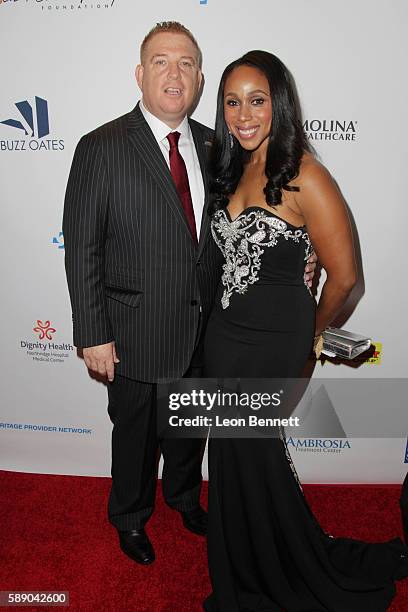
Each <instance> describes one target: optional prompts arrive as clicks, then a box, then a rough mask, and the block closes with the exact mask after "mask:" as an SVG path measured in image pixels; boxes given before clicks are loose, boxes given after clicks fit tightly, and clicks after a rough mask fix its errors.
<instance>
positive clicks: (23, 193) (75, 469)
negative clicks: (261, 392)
mask: <svg viewBox="0 0 408 612" xmlns="http://www.w3.org/2000/svg"><path fill="white" fill-rule="evenodd" d="M407 18H408V8H407V5H406V3H405V2H404V0H394V1H393V2H389V1H388V0H375V1H373V0H360V2H357V3H356V2H355V3H350V2H330V3H327V2H326V1H325V0H309V1H308V2H306V1H304V0H287V1H286V2H280V1H279V2H278V1H277V0H257V1H256V2H238V1H237V0H177V2H176V1H174V2H169V1H168V0H166V1H165V0H156V1H155V2H131V1H130V0H106V1H101V2H98V1H97V0H89V1H86V0H74V1H66V0H0V30H1V40H2V49H3V53H2V58H3V59H2V69H1V96H0V172H1V183H0V185H1V203H2V206H1V232H2V239H1V241H0V248H1V260H0V261H1V266H2V276H1V277H2V286H3V291H2V300H1V310H2V315H1V318H2V321H3V323H2V328H3V330H2V350H1V374H2V380H3V384H2V401H1V409H0V468H2V469H6V470H16V471H19V470H20V471H28V472H44V473H62V474H82V475H108V474H109V471H110V430H111V427H110V422H109V419H108V416H107V412H106V406H107V399H106V389H105V388H104V386H103V385H102V384H101V383H98V382H96V381H94V380H92V379H91V378H90V377H89V375H88V373H87V371H86V369H85V367H84V364H83V361H82V360H81V359H80V358H79V357H78V356H77V352H76V349H75V347H74V346H73V344H72V332H71V311H70V305H69V299H68V292H67V287H66V281H65V274H64V237H63V235H62V232H61V220H62V209H63V198H64V191H65V186H66V182H67V177H68V172H69V168H70V164H71V160H72V155H73V152H74V148H75V145H76V143H77V141H78V139H79V138H80V136H81V135H82V134H84V133H86V132H88V131H90V130H91V129H93V128H94V127H96V126H98V125H100V124H102V123H105V122H106V121H109V120H110V119H112V118H114V117H117V116H119V115H121V114H123V113H125V112H127V111H128V110H130V109H131V108H133V106H134V105H135V103H136V101H137V100H138V99H139V96H140V92H139V91H138V88H137V85H136V82H135V79H134V68H135V66H136V64H137V63H138V60H139V44H140V41H141V40H142V39H143V37H144V35H145V34H146V32H147V31H148V30H149V29H150V28H151V27H152V26H153V25H154V24H155V23H156V22H157V21H163V20H170V19H171V20H179V21H181V22H182V23H184V24H185V25H186V26H187V27H189V28H190V29H191V30H192V32H193V33H194V34H195V35H196V37H197V39H198V41H199V43H200V45H201V48H202V51H203V55H204V73H205V88H204V92H203V96H202V98H201V101H200V104H199V106H198V108H197V110H196V112H195V115H194V116H195V118H196V119H198V120H199V121H202V122H203V123H206V124H207V125H210V126H212V125H213V121H214V110H215V99H216V90H217V85H218V81H219V77H220V75H221V72H222V69H223V68H224V67H225V65H226V64H227V63H229V62H230V61H232V60H233V59H235V58H237V57H239V56H240V55H241V54H242V53H243V52H245V51H248V50H250V49H266V50H268V51H271V52H273V53H275V54H276V55H278V56H279V57H280V58H281V59H282V60H283V61H284V62H285V63H286V64H287V66H288V67H289V68H290V70H291V71H292V73H293V76H294V78H295V80H296V83H297V86H298V91H299V96H300V99H301V102H302V108H303V116H304V127H305V130H306V133H307V135H308V138H309V139H310V142H311V143H312V144H313V146H314V147H315V149H316V151H317V153H318V155H319V156H320V158H321V160H322V161H323V163H324V164H325V165H326V166H327V167H328V168H329V170H330V171H331V172H332V174H333V176H334V178H335V179H336V181H337V182H338V184H339V186H340V188H341V190H342V192H343V194H344V197H345V199H346V201H347V204H348V206H349V208H350V212H351V217H352V219H353V224H354V227H355V237H356V247H357V251H358V256H359V262H360V264H359V265H360V282H359V286H358V287H357V288H356V290H355V292H354V295H353V296H352V299H351V300H350V303H349V304H348V307H347V313H348V315H349V318H348V320H347V328H348V329H350V330H354V331H357V332H362V333H367V334H368V335H370V336H371V337H372V338H373V341H374V343H375V350H374V352H373V354H372V356H371V357H370V358H369V359H367V360H365V361H363V362H362V363H360V364H359V367H348V366H347V365H344V364H332V363H329V362H327V361H326V362H324V363H321V364H320V363H319V364H318V366H317V368H316V369H315V372H314V376H315V377H316V376H317V377H323V378H324V377H330V378H345V379H347V378H394V377H397V378H404V377H407V357H406V350H405V337H406V331H407V325H406V312H407V306H408V304H407V286H406V278H407V258H406V243H407V228H408V219H407V205H406V192H407V181H406V176H407V161H408V160H407V142H408V134H407V127H406V126H407V121H406V109H407V108H408V101H407V91H408V88H407V83H406V79H405V77H404V75H405V74H406V57H407V55H408V40H407V37H406V31H405V30H406V26H405V24H406V23H407ZM345 384H347V383H345ZM391 404H392V402H391ZM391 404H389V405H384V411H387V410H389V411H390V418H392V405H391ZM355 409H356V410H360V411H361V418H362V419H364V418H369V417H370V413H369V412H370V409H369V406H356V407H355ZM406 435H407V432H406V431H401V436H400V437H394V438H381V437H377V438H375V439H361V438H349V439H348V440H347V439H336V438H324V439H323V438H322V439H320V438H310V439H306V440H303V439H296V438H291V439H290V440H289V450H290V451H291V454H292V456H293V459H294V461H295V464H296V466H297V468H298V470H299V472H300V475H301V477H302V478H303V480H304V481H306V482H400V481H401V480H402V477H403V475H404V474H405V472H406V470H407V465H408V464H407V462H408V454H407V443H406Z"/></svg>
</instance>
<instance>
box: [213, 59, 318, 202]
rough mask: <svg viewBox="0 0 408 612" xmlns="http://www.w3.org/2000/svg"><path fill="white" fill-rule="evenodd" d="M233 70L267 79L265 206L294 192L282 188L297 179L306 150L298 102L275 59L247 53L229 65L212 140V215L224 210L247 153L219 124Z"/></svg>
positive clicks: (222, 122)
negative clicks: (269, 116)
mask: <svg viewBox="0 0 408 612" xmlns="http://www.w3.org/2000/svg"><path fill="white" fill-rule="evenodd" d="M238 66H253V67H254V68H257V69H258V70H260V71H261V72H262V73H263V74H264V75H265V77H266V78H267V79H268V83H269V89H270V94H271V97H272V124H271V133H270V135H269V145H268V150H267V155H266V164H265V174H266V177H267V179H268V180H267V183H266V186H265V188H264V193H265V199H266V202H267V204H269V205H270V206H276V205H277V204H281V203H282V189H285V190H286V191H299V188H298V187H295V186H290V185H289V184H288V183H289V182H290V181H291V180H293V179H294V178H296V176H297V175H298V173H299V166H300V161H301V159H302V155H303V153H304V152H305V151H310V150H311V147H310V146H309V143H308V141H307V139H306V136H305V133H304V131H303V127H302V122H301V119H300V111H299V104H298V98H297V95H296V90H295V85H294V82H293V79H292V76H291V74H290V72H289V70H288V69H287V68H286V66H285V65H284V64H283V63H282V62H281V60H280V59H279V58H277V57H276V55H273V54H272V53H268V52H267V51H249V52H248V53H245V55H243V56H242V57H240V58H239V59H237V60H235V61H234V62H232V63H231V64H229V65H228V66H227V67H226V68H225V70H224V72H223V74H222V77H221V81H220V85H219V88H218V95H217V114H216V120H215V135H214V142H213V146H212V158H211V176H212V180H211V204H210V209H209V213H210V214H213V213H214V212H215V211H216V210H218V209H220V208H225V207H226V206H227V204H228V196H229V195H230V194H232V193H234V192H235V190H236V188H237V185H238V183H239V180H240V178H241V176H242V172H243V168H244V164H245V162H246V161H247V160H248V159H249V157H250V153H249V152H248V151H245V150H244V149H243V148H242V147H241V146H240V144H239V142H238V141H237V139H236V138H235V137H234V136H233V142H234V144H233V147H232V148H231V141H230V134H229V132H228V128H227V125H226V123H225V119H224V87H225V82H226V80H227V77H228V76H229V75H230V74H231V72H232V71H233V70H234V69H235V68H237V67H238Z"/></svg>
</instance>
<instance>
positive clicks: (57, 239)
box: [52, 232, 65, 249]
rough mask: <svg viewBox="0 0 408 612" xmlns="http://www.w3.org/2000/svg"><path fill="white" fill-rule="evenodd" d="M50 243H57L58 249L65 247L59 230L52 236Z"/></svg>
mask: <svg viewBox="0 0 408 612" xmlns="http://www.w3.org/2000/svg"><path fill="white" fill-rule="evenodd" d="M52 244H57V245H58V248H59V249H65V245H64V234H63V233H62V232H60V233H59V234H58V236H54V237H53V239H52Z"/></svg>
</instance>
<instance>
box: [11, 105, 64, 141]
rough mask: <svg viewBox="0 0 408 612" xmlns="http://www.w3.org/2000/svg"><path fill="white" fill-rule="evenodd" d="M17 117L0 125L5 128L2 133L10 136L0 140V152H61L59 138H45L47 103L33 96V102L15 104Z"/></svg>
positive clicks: (48, 132)
mask: <svg viewBox="0 0 408 612" xmlns="http://www.w3.org/2000/svg"><path fill="white" fill-rule="evenodd" d="M14 106H15V107H16V108H17V111H18V116H15V117H12V118H10V119H3V121H0V123H1V124H2V125H4V126H6V127H4V128H3V129H2V133H4V134H5V133H6V130H7V134H9V135H10V138H8V139H7V140H0V151H63V150H64V148H65V145H64V141H63V140H62V139H61V138H46V136H49V134H50V121H49V114H48V102H47V100H44V98H39V97H38V96H35V98H34V102H33V103H30V102H29V101H28V100H22V101H21V102H15V104H14Z"/></svg>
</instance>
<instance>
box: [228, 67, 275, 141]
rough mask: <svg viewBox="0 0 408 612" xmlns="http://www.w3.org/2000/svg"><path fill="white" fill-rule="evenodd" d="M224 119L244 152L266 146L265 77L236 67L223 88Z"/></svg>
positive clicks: (268, 98)
mask: <svg viewBox="0 0 408 612" xmlns="http://www.w3.org/2000/svg"><path fill="white" fill-rule="evenodd" d="M224 117H225V122H226V124H227V126H228V129H229V131H230V132H231V133H232V134H233V135H234V136H235V138H236V139H237V140H238V142H239V144H240V145H241V147H243V148H244V149H246V150H247V151H255V150H256V149H259V147H265V148H267V146H268V139H269V135H270V132H271V125H272V99H271V94H270V90H269V83H268V79H267V78H266V76H265V75H264V74H263V72H261V71H260V70H258V69H257V68H253V67H252V66H238V67H237V68H234V70H233V71H232V72H231V74H229V75H228V77H227V80H226V81H225V87H224Z"/></svg>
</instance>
